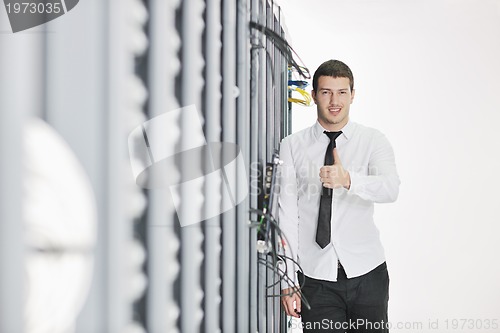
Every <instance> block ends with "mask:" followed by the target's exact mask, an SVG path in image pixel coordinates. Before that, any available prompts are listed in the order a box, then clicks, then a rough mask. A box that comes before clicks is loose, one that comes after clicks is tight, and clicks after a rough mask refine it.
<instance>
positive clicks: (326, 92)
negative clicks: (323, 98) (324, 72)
mask: <svg viewBox="0 0 500 333" xmlns="http://www.w3.org/2000/svg"><path fill="white" fill-rule="evenodd" d="M321 93H322V94H323V95H329V94H330V92H329V91H327V90H323V91H322V92H321Z"/></svg>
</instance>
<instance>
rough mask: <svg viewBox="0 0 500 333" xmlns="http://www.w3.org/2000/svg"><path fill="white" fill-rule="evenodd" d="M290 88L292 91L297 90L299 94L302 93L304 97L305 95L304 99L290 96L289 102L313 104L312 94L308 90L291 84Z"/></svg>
mask: <svg viewBox="0 0 500 333" xmlns="http://www.w3.org/2000/svg"><path fill="white" fill-rule="evenodd" d="M288 89H290V90H291V91H297V92H298V93H299V94H301V95H302V97H304V99H300V98H294V97H288V101H289V102H291V103H297V104H301V105H305V106H311V105H313V103H312V97H311V95H310V94H309V93H308V92H307V91H305V90H304V89H301V88H298V87H290V86H289V87H288Z"/></svg>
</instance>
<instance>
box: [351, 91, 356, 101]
mask: <svg viewBox="0 0 500 333" xmlns="http://www.w3.org/2000/svg"><path fill="white" fill-rule="evenodd" d="M355 93H356V89H352V91H351V103H352V101H353V100H354V95H355Z"/></svg>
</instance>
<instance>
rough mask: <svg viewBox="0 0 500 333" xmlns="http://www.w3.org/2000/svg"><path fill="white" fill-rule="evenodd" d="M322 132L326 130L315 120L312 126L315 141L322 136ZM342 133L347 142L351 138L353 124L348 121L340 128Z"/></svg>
mask: <svg viewBox="0 0 500 333" xmlns="http://www.w3.org/2000/svg"><path fill="white" fill-rule="evenodd" d="M324 131H327V130H326V129H324V128H323V126H321V124H320V123H319V121H317V120H316V124H314V134H315V136H316V139H318V140H319V139H320V138H321V137H322V136H324V135H323V132H324ZM341 131H342V135H343V136H344V137H345V138H346V139H347V140H349V138H350V137H351V136H352V133H353V131H354V123H353V122H351V120H349V121H348V122H347V124H345V126H344V127H342V129H341ZM327 132H328V131H327Z"/></svg>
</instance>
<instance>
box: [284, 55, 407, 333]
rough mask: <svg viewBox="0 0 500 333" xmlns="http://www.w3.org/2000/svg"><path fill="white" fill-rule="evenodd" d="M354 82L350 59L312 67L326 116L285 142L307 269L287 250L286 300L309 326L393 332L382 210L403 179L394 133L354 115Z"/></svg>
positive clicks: (298, 248)
mask: <svg viewBox="0 0 500 333" xmlns="http://www.w3.org/2000/svg"><path fill="white" fill-rule="evenodd" d="M354 92H355V90H354V78H353V75H352V72H351V70H350V69H349V67H348V66H347V65H346V64H344V63H343V62H341V61H338V60H329V61H326V62H325V63H323V64H322V65H321V66H320V67H319V68H318V69H317V70H316V72H315V73H314V76H313V91H312V97H313V99H314V102H315V103H316V105H317V114H318V119H317V122H316V123H315V124H314V125H313V126H312V127H309V128H307V129H305V130H302V131H300V132H298V133H295V134H292V135H290V136H288V137H286V138H285V139H283V141H282V143H281V148H280V158H281V159H282V161H283V165H282V170H281V176H280V188H281V189H280V197H279V223H280V225H281V228H282V230H283V232H284V235H285V236H286V240H287V242H288V244H287V246H286V250H285V251H286V254H287V256H289V257H290V258H293V260H296V261H297V262H298V263H299V265H300V268H301V269H302V272H300V271H299V272H298V279H297V276H296V275H295V272H296V271H297V266H296V265H295V264H294V263H293V261H292V260H287V265H286V269H287V274H288V278H287V279H286V280H287V281H288V282H287V283H285V285H284V286H282V288H283V290H282V295H283V296H282V305H283V307H284V310H285V312H286V313H287V315H290V316H294V317H302V326H303V329H304V332H317V331H318V332H346V331H347V332H388V329H387V325H386V323H387V303H388V299H389V275H388V272H387V266H386V263H385V255H384V249H383V247H382V244H381V242H380V237H379V232H378V229H377V227H376V226H375V224H374V221H373V210H374V203H375V202H377V203H382V202H393V201H395V200H396V198H397V196H398V193H399V184H400V181H399V177H398V174H397V171H396V165H395V158H394V153H393V150H392V147H391V145H390V143H389V142H388V140H387V139H386V138H385V136H384V135H383V134H381V133H380V132H379V131H377V130H375V129H372V128H368V127H365V126H362V125H359V124H357V123H354V122H352V121H350V120H349V108H350V105H351V103H352V102H353V99H354ZM301 285H303V287H302V288H301V289H300V286H301ZM294 286H296V287H298V288H294ZM299 289H300V292H299V291H298V290H299ZM300 293H302V294H303V296H304V297H305V299H306V300H307V303H305V302H302V301H301V297H300ZM306 305H310V309H309V308H308V306H306ZM384 324H385V325H384Z"/></svg>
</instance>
